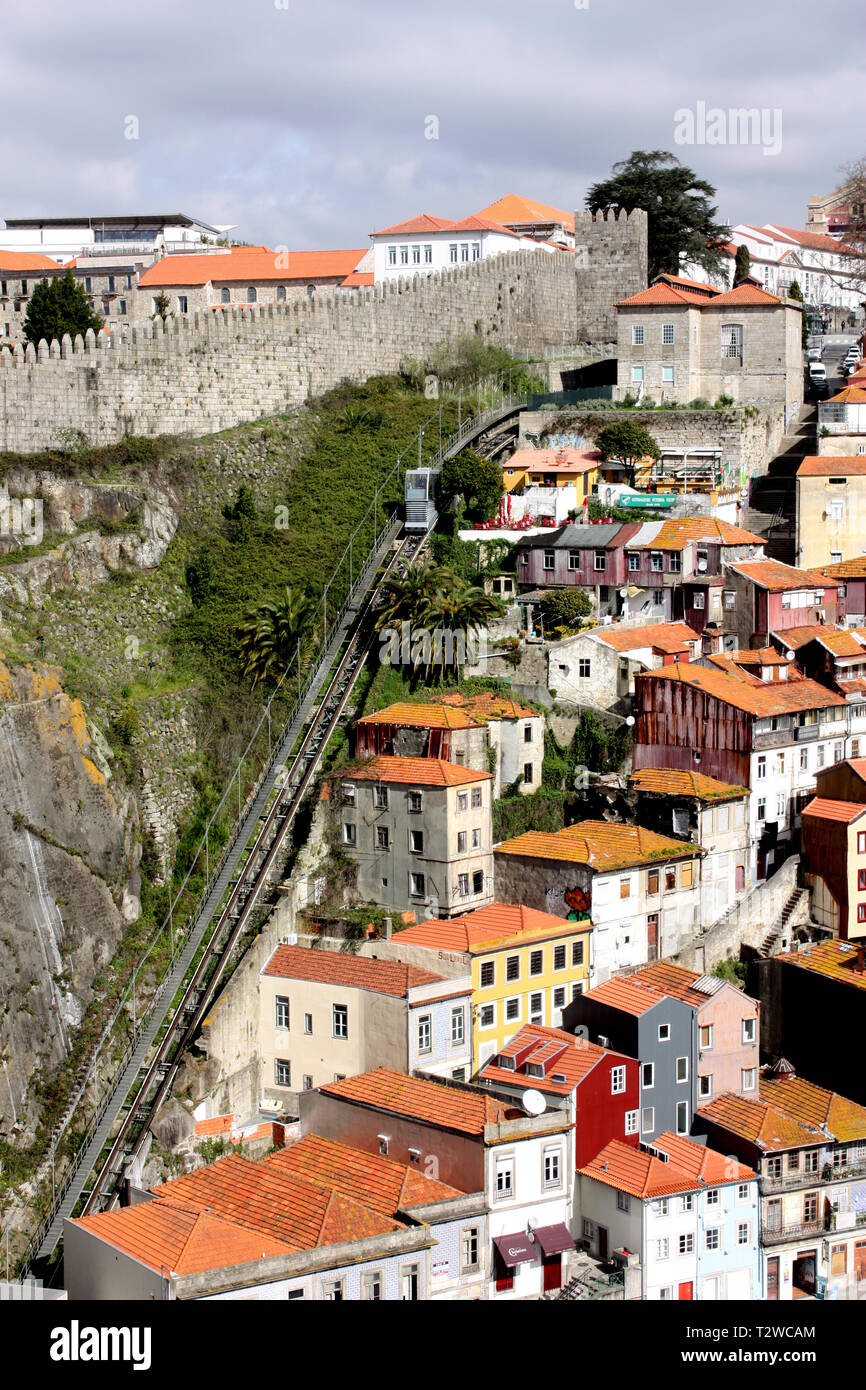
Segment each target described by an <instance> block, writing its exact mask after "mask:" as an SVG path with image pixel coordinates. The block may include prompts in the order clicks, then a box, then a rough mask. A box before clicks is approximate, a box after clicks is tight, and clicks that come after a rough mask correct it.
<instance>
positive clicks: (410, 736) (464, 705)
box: [355, 691, 545, 797]
mask: <svg viewBox="0 0 866 1390" xmlns="http://www.w3.org/2000/svg"><path fill="white" fill-rule="evenodd" d="M544 723H545V720H544V714H543V713H541V712H539V711H537V710H534V709H532V708H531V707H530V706H529V705H526V704H524V703H522V702H521V701H519V700H515V699H513V698H512V697H511V696H506V695H495V694H493V693H492V692H491V691H481V692H479V693H478V694H476V695H465V694H463V693H462V692H461V691H454V692H452V693H450V694H444V695H440V696H438V697H436V698H435V699H431V700H428V701H424V702H420V701H418V702H416V701H410V700H403V701H399V702H398V703H397V704H394V705H388V706H387V707H386V708H385V709H381V710H377V711H376V712H375V713H373V714H368V715H366V716H365V717H364V718H363V719H359V720H358V721H357V723H356V725H355V751H356V752H357V754H358V755H359V756H362V755H364V754H365V753H373V754H389V755H390V754H393V755H395V756H397V757H401V756H402V757H415V758H418V757H427V758H444V759H445V760H446V761H450V762H454V763H457V764H458V765H459V766H461V767H470V768H474V769H475V770H476V771H479V772H483V771H490V770H491V765H492V771H493V796H494V797H498V796H501V795H502V789H503V788H504V787H507V786H509V785H510V784H511V783H512V782H515V781H517V779H518V778H520V779H521V781H520V785H519V791H520V792H521V794H530V793H532V792H534V791H537V790H538V788H539V787H540V786H541V765H542V762H543V760H544Z"/></svg>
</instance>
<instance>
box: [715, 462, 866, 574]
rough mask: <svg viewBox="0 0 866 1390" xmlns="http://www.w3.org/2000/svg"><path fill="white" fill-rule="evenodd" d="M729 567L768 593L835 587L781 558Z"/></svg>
mask: <svg viewBox="0 0 866 1390" xmlns="http://www.w3.org/2000/svg"><path fill="white" fill-rule="evenodd" d="M864 462H866V460H864ZM730 567H731V569H733V570H734V571H735V572H736V573H737V574H742V575H744V576H745V578H746V579H749V580H751V582H752V583H753V584H757V585H758V587H759V588H761V589H768V590H769V591H770V593H774V594H779V593H784V592H785V591H786V590H788V589H815V588H821V589H836V588H838V585H837V584H836V582H835V581H834V580H832V579H831V580H827V579H825V578H824V576H823V575H821V574H818V573H817V572H816V571H815V570H801V569H795V568H794V566H793V565H785V564H783V563H782V561H781V560H733V561H732V562H731V566H730Z"/></svg>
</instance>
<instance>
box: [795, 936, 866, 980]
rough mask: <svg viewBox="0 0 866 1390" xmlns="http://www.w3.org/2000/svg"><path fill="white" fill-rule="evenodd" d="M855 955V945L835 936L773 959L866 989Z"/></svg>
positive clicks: (865, 973)
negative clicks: (832, 938)
mask: <svg viewBox="0 0 866 1390" xmlns="http://www.w3.org/2000/svg"><path fill="white" fill-rule="evenodd" d="M857 957H858V951H857V947H856V946H855V945H854V944H853V943H852V942H848V941H840V940H839V939H838V937H837V938H835V939H834V940H832V941H820V942H818V944H817V945H814V946H803V947H801V949H800V950H799V951H791V952H788V953H787V954H784V955H778V956H774V957H773V959H774V960H777V961H781V962H782V963H783V964H784V965H797V966H799V967H800V968H801V969H802V970H812V971H814V972H815V974H817V975H826V976H827V977H828V978H829V979H831V980H838V981H839V982H840V983H843V984H848V985H853V986H854V987H855V988H856V989H866V971H864V972H863V973H862V974H860V973H858V970H857Z"/></svg>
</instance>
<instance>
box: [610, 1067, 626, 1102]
mask: <svg viewBox="0 0 866 1390" xmlns="http://www.w3.org/2000/svg"><path fill="white" fill-rule="evenodd" d="M624 1090H625V1067H611V1069H610V1093H611V1095H612V1096H618V1095H620V1094H621V1092H623V1091H624Z"/></svg>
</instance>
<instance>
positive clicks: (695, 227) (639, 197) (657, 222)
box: [586, 150, 730, 280]
mask: <svg viewBox="0 0 866 1390" xmlns="http://www.w3.org/2000/svg"><path fill="white" fill-rule="evenodd" d="M715 193H716V190H715V189H714V188H713V186H712V184H709V183H707V182H706V180H705V179H699V178H698V177H697V175H696V174H695V173H694V172H693V171H692V170H691V169H687V168H686V167H685V166H684V165H682V164H681V163H680V161H679V160H678V159H677V157H676V155H673V154H669V153H668V152H667V151H666V150H635V151H634V152H633V153H632V154H630V155H629V157H628V159H623V160H620V162H619V163H618V164H614V166H613V169H612V171H611V177H610V178H608V179H604V180H603V181H602V182H601V183H594V184H593V185H592V186H591V188H590V190H589V192H588V193H587V195H586V205H587V207H588V208H589V209H590V211H591V212H598V211H599V209H600V208H608V207H620V208H625V210H626V211H627V212H631V211H632V210H633V209H634V208H644V209H645V210H646V213H647V236H648V246H647V258H648V266H647V271H648V275H649V279H650V280H654V279H655V277H656V276H657V275H677V274H679V269H680V261H681V259H683V258H684V259H685V260H688V261H692V262H695V263H696V264H698V265H701V266H703V267H704V269H705V270H706V271H707V272H708V273H709V274H710V275H718V274H719V273H720V272H721V270H722V245H723V244H724V242H726V241H727V240H728V238H729V236H730V228H729V227H726V226H725V225H724V224H723V223H721V222H716V221H715V220H714V219H715V216H716V209H715V207H714V206H713V205H712V203H711V201H710V200H711V199H712V198H714V197H715Z"/></svg>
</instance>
